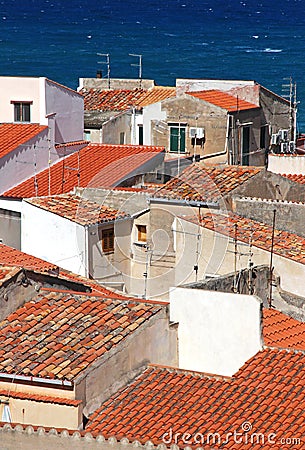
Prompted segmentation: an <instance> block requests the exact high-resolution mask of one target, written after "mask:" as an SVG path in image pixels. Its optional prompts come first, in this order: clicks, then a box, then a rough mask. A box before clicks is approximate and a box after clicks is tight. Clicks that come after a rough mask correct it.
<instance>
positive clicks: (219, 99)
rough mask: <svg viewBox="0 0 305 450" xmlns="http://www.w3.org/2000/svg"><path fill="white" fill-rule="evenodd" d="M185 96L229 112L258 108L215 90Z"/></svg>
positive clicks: (190, 93)
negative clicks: (190, 96)
mask: <svg viewBox="0 0 305 450" xmlns="http://www.w3.org/2000/svg"><path fill="white" fill-rule="evenodd" d="M187 94H188V95H192V96H193V97H196V98H199V99H200V100H204V101H206V102H208V103H212V104H213V105H215V106H219V107H220V108H223V109H226V110H227V111H230V112H237V111H242V110H246V109H254V108H259V106H257V105H255V104H254V103H250V102H247V101H246V100H242V99H240V98H237V97H235V96H234V95H231V94H228V93H227V92H223V91H218V90H216V89H212V90H209V91H199V92H187Z"/></svg>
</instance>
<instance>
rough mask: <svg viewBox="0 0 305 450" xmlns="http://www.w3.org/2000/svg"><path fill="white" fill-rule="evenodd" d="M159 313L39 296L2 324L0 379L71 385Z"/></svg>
mask: <svg viewBox="0 0 305 450" xmlns="http://www.w3.org/2000/svg"><path fill="white" fill-rule="evenodd" d="M161 310H162V306H160V305H157V304H152V303H149V302H146V303H143V302H137V301H134V300H130V301H129V300H128V299H125V300H124V301H122V300H117V299H104V298H101V297H94V296H86V294H83V295H81V294H78V295H77V294H70V293H68V292H47V293H43V294H39V295H37V296H36V297H34V298H33V299H32V300H31V301H30V302H27V303H25V304H24V305H23V306H22V307H20V308H18V309H17V310H16V311H15V312H13V313H12V314H10V315H9V316H8V317H7V318H6V319H5V320H3V321H2V322H0V373H5V374H12V375H13V374H17V373H18V375H26V376H35V377H42V378H56V379H59V380H68V381H73V380H74V379H75V378H76V377H77V376H78V375H79V374H81V373H82V372H83V371H84V370H86V369H87V368H88V367H89V366H90V364H91V363H93V362H94V361H96V359H97V358H99V357H102V356H103V355H105V354H106V353H107V351H108V350H110V349H113V348H114V347H115V346H117V345H118V344H119V343H121V342H122V341H124V339H126V338H127V337H128V336H130V335H131V334H132V333H133V332H134V331H135V330H137V329H138V328H139V327H140V326H141V325H143V324H144V323H145V322H146V321H148V320H149V319H151V318H152V317H153V316H154V315H155V314H157V313H158V312H159V311H161ZM0 376H1V375H0Z"/></svg>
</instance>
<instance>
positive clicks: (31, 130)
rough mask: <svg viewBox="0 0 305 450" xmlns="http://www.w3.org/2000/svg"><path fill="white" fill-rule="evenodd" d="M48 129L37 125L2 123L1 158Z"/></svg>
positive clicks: (0, 138) (0, 132)
mask: <svg viewBox="0 0 305 450" xmlns="http://www.w3.org/2000/svg"><path fill="white" fill-rule="evenodd" d="M47 129H48V127H47V126H43V125H39V124H35V123H18V124H17V123H1V124H0V158H2V157H3V156H5V155H7V154H8V153H10V152H11V151H12V150H14V149H15V148H17V147H19V145H22V144H25V143H26V142H28V141H30V140H31V139H33V138H34V137H35V136H37V135H38V134H40V133H41V132H42V131H44V130H47Z"/></svg>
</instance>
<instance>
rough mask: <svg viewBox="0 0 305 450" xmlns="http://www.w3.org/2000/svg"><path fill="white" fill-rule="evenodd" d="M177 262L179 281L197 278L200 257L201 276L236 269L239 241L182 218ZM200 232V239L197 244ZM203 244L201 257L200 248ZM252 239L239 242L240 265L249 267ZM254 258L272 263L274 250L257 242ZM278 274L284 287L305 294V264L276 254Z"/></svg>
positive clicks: (238, 265) (276, 270) (177, 235)
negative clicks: (195, 266) (258, 244)
mask: <svg viewBox="0 0 305 450" xmlns="http://www.w3.org/2000/svg"><path fill="white" fill-rule="evenodd" d="M175 227H176V229H177V231H178V232H177V233H176V265H175V271H176V273H175V281H176V283H175V285H176V286H178V285H179V284H181V280H182V279H183V276H184V275H185V277H184V281H183V283H184V284H186V283H191V282H194V281H196V277H195V271H194V270H193V268H194V263H195V261H197V260H198V280H202V279H204V278H205V277H206V276H208V275H210V276H213V275H225V274H227V273H232V272H234V267H235V244H234V240H233V239H232V238H228V236H225V235H222V234H220V233H214V231H212V230H208V229H207V228H203V227H198V225H195V224H193V223H190V222H188V221H185V220H183V219H182V218H180V219H179V220H177V221H176V223H175ZM197 235H199V243H198V247H197V242H196V239H197ZM197 248H199V255H198V259H197V258H196V250H197ZM249 252H250V247H249V243H248V244H247V243H241V242H238V244H237V255H236V269H237V271H239V270H242V269H245V268H248V267H249V260H250V254H249ZM251 253H252V256H251V262H252V263H253V264H254V265H255V266H256V265H263V264H264V265H269V264H270V252H269V251H267V250H264V249H261V248H259V247H256V246H255V241H254V240H253V242H252V247H251ZM273 267H274V274H275V275H276V276H279V277H280V282H281V288H282V289H284V290H285V291H288V292H291V293H292V294H295V295H300V296H302V297H304V291H305V282H303V281H302V280H305V264H301V263H299V262H297V261H294V260H292V259H289V258H284V257H283V256H280V255H277V254H273Z"/></svg>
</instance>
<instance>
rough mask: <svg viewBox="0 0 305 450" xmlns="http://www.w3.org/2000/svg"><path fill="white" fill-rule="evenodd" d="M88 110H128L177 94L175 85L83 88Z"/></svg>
mask: <svg viewBox="0 0 305 450" xmlns="http://www.w3.org/2000/svg"><path fill="white" fill-rule="evenodd" d="M79 92H80V93H81V94H82V95H83V97H84V104H85V110H86V111H94V110H96V111H126V110H128V109H130V108H132V107H133V108H142V107H143V106H147V105H150V104H152V103H156V102H159V101H161V100H165V99H166V98H169V97H173V96H174V95H176V89H175V88H173V87H163V86H160V87H159V86H157V87H154V88H153V89H148V90H147V89H98V88H91V89H87V88H83V89H81V90H80V91H79Z"/></svg>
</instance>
